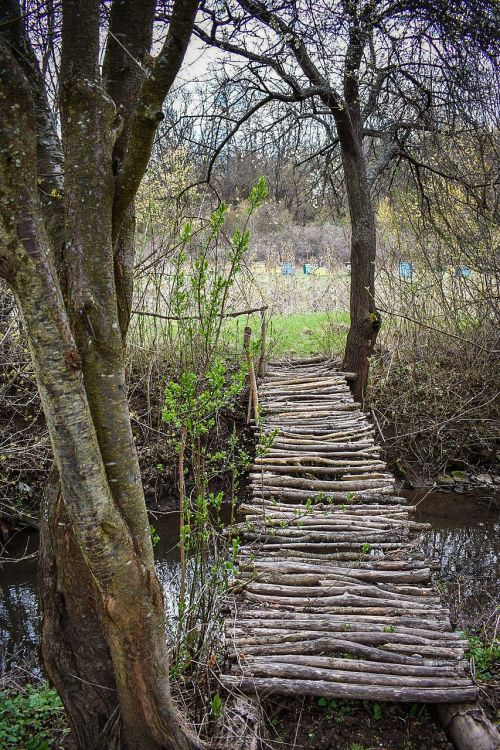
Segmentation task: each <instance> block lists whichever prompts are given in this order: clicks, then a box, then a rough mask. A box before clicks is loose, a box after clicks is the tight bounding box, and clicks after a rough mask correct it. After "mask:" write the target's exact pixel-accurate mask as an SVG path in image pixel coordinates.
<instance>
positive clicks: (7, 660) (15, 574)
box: [0, 513, 179, 676]
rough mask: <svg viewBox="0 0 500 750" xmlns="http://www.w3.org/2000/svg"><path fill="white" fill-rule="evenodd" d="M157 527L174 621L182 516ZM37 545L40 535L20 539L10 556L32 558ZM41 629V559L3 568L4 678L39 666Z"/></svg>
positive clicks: (0, 669) (0, 666) (0, 659)
mask: <svg viewBox="0 0 500 750" xmlns="http://www.w3.org/2000/svg"><path fill="white" fill-rule="evenodd" d="M153 523H154V527H155V530H156V533H157V534H158V536H159V538H160V541H159V542H158V544H157V545H156V546H155V558H156V572H157V575H158V579H159V581H160V584H161V586H162V588H163V591H164V594H165V604H166V610H167V615H168V616H169V619H170V620H171V621H172V620H173V619H174V618H175V617H176V614H177V597H178V592H179V583H178V582H179V549H178V541H179V516H178V514H177V513H169V514H168V515H166V516H163V517H161V518H159V519H158V520H155V521H153ZM37 544H38V535H37V534H31V535H29V536H27V535H25V534H23V535H19V536H18V537H17V538H15V539H13V541H12V543H11V544H10V545H9V554H10V556H11V557H12V558H17V557H22V556H23V555H29V554H31V553H32V552H33V551H35V550H36V548H37ZM39 629H40V613H39V608H38V597H37V558H36V557H31V558H29V559H25V560H21V562H17V563H6V564H4V565H3V566H2V567H0V676H1V675H2V674H3V673H4V672H5V671H6V669H8V667H9V664H12V663H20V662H23V661H26V662H27V663H28V664H30V665H36V663H37V661H38V642H39Z"/></svg>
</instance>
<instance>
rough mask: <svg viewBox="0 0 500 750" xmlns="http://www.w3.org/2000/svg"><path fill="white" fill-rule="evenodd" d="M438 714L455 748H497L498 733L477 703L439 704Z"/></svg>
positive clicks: (468, 749) (473, 749)
mask: <svg viewBox="0 0 500 750" xmlns="http://www.w3.org/2000/svg"><path fill="white" fill-rule="evenodd" d="M438 716H439V720H440V722H441V724H442V725H443V728H444V730H445V732H446V734H447V735H448V737H449V739H450V740H451V741H452V743H453V745H454V747H455V748H456V749H457V750H499V748H500V734H499V732H498V730H497V728H496V727H495V726H494V725H493V724H492V723H491V721H490V720H489V719H488V717H487V716H486V714H485V713H484V711H483V710H482V708H481V707H480V706H479V705H478V704H474V703H472V704H468V703H459V704H450V705H443V706H439V707H438Z"/></svg>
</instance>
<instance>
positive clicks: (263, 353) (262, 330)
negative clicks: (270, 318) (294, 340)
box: [257, 307, 267, 378]
mask: <svg viewBox="0 0 500 750" xmlns="http://www.w3.org/2000/svg"><path fill="white" fill-rule="evenodd" d="M266 310H267V307H263V308H262V309H261V311H260V340H261V345H260V358H259V366H258V367H257V377H258V378H261V377H262V376H263V375H264V373H265V369H266V362H265V358H266V333H267V321H266Z"/></svg>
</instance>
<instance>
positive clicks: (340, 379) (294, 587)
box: [222, 360, 478, 703]
mask: <svg viewBox="0 0 500 750" xmlns="http://www.w3.org/2000/svg"><path fill="white" fill-rule="evenodd" d="M347 377H349V374H347ZM259 396H260V402H261V407H262V421H261V424H260V425H259V426H258V427H257V428H256V429H258V431H259V433H260V450H258V452H257V457H256V459H255V464H254V466H253V468H252V474H251V482H252V484H251V489H252V499H251V501H250V502H247V503H246V504H243V505H242V506H240V509H239V510H240V512H241V513H243V514H244V516H245V520H244V521H243V522H242V523H239V524H238V526H237V529H238V533H239V535H240V539H241V540H242V541H241V550H240V556H239V563H238V571H237V574H236V581H235V587H234V598H233V599H232V602H231V605H230V613H229V614H228V615H227V617H226V621H225V631H226V639H227V642H228V644H229V654H230V658H229V663H228V667H227V668H226V671H225V674H224V675H223V676H222V680H223V683H224V684H225V686H226V687H228V688H230V689H233V690H235V689H236V690H237V689H239V690H241V691H242V692H245V693H254V692H256V693H259V694H270V693H279V694H285V695H298V696H304V695H314V696H324V697H325V698H345V699H348V700H349V699H351V700H356V699H359V700H375V701H378V700H382V701H403V702H424V703H452V702H453V703H455V702H465V701H474V700H475V699H476V698H477V696H478V689H477V687H476V686H475V685H474V683H473V681H472V680H471V678H470V676H469V674H468V666H469V665H468V662H467V660H466V658H465V651H466V648H467V641H464V640H461V638H460V636H459V635H457V634H456V633H454V632H453V631H452V628H451V625H450V621H449V613H448V610H446V609H445V608H444V607H443V606H442V605H441V602H440V599H439V596H438V595H437V593H436V591H435V590H434V589H433V587H432V583H431V567H432V563H430V562H429V561H428V560H426V559H425V558H424V556H423V555H422V553H421V552H420V551H419V547H418V543H417V540H416V539H415V532H421V531H423V530H425V529H427V528H428V525H427V524H422V523H416V522H415V521H414V520H412V518H411V516H412V511H414V510H415V507H414V506H412V505H411V504H410V503H409V502H408V501H407V500H406V499H405V498H403V497H398V496H397V494H395V491H394V482H395V480H394V477H393V476H392V475H391V474H390V473H389V472H388V471H387V468H386V465H385V463H384V462H383V461H382V459H381V458H380V448H379V447H377V446H376V445H375V442H374V429H373V427H372V425H371V424H370V422H369V421H368V419H367V417H366V415H365V414H364V413H363V412H362V411H361V408H360V405H359V404H356V403H354V401H353V399H352V396H351V393H350V390H349V387H348V384H347V380H346V374H345V373H341V372H338V371H337V370H335V369H334V366H333V364H332V363H331V362H329V361H318V360H302V361H290V362H285V363H274V364H270V365H269V366H268V368H267V373H266V376H265V378H263V380H262V381H261V383H260V386H259Z"/></svg>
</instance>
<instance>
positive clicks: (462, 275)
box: [455, 266, 471, 279]
mask: <svg viewBox="0 0 500 750" xmlns="http://www.w3.org/2000/svg"><path fill="white" fill-rule="evenodd" d="M470 275H471V270H470V268H467V266H458V268H457V270H456V271H455V276H457V277H458V278H459V279H469V278H470Z"/></svg>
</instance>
